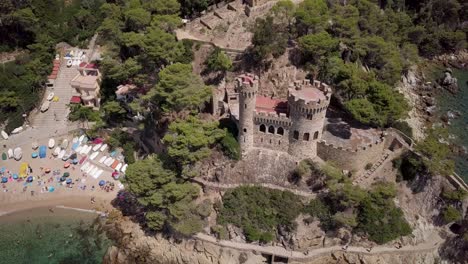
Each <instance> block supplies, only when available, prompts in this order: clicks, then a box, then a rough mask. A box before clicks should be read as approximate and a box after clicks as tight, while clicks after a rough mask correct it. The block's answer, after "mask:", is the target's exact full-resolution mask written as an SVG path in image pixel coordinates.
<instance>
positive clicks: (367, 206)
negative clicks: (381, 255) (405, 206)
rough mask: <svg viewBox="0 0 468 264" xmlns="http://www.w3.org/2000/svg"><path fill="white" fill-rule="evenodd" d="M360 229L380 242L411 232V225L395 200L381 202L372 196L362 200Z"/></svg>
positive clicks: (373, 239)
mask: <svg viewBox="0 0 468 264" xmlns="http://www.w3.org/2000/svg"><path fill="white" fill-rule="evenodd" d="M358 230H360V231H362V232H364V233H366V234H368V235H369V239H370V240H372V241H375V242H376V243H378V244H384V243H387V242H389V241H391V240H393V239H395V238H398V237H400V236H405V235H409V234H411V227H410V225H409V224H408V222H406V220H405V218H404V215H403V212H402V211H401V209H400V208H397V207H396V206H395V204H394V203H393V202H386V203H383V204H379V203H378V202H376V201H375V200H374V199H372V198H368V199H365V200H364V201H363V202H361V205H360V207H359V213H358Z"/></svg>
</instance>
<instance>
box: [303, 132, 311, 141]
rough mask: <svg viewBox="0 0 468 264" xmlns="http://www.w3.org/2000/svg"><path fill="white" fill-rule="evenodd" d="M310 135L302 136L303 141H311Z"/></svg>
mask: <svg viewBox="0 0 468 264" xmlns="http://www.w3.org/2000/svg"><path fill="white" fill-rule="evenodd" d="M309 137H310V134H309V133H304V136H302V139H303V140H305V141H309Z"/></svg>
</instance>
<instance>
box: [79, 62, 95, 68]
mask: <svg viewBox="0 0 468 264" xmlns="http://www.w3.org/2000/svg"><path fill="white" fill-rule="evenodd" d="M79 67H80V68H86V69H97V65H96V64H94V63H86V62H82V63H80V65H79Z"/></svg>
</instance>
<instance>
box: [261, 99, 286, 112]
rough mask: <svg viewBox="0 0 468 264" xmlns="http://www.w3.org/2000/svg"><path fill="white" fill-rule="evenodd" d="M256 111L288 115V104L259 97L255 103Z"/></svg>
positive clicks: (279, 100)
mask: <svg viewBox="0 0 468 264" xmlns="http://www.w3.org/2000/svg"><path fill="white" fill-rule="evenodd" d="M255 110H257V111H258V112H267V113H277V114H279V113H287V111H288V102H287V101H284V100H281V99H276V98H270V97H265V96H260V95H259V96H257V98H256V102H255Z"/></svg>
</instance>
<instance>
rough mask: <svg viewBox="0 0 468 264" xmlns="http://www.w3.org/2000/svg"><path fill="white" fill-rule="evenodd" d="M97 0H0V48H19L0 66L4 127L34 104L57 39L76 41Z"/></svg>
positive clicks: (93, 17)
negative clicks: (17, 55)
mask: <svg viewBox="0 0 468 264" xmlns="http://www.w3.org/2000/svg"><path fill="white" fill-rule="evenodd" d="M103 2H104V1H102V0H90V1H89V0H88V1H84V0H72V1H63V0H34V1H19V2H18V1H13V0H5V1H2V3H1V4H0V21H2V22H1V24H2V25H1V27H0V36H2V37H1V38H0V52H10V51H13V50H15V49H19V50H24V54H23V55H21V56H20V57H19V58H17V60H16V61H14V62H10V63H6V64H4V65H3V67H2V71H0V102H2V106H1V107H0V122H5V121H7V120H8V124H7V127H6V130H7V131H8V132H10V131H11V130H13V129H14V128H16V127H18V126H21V125H22V124H23V122H24V118H23V117H22V115H23V114H27V113H28V112H29V111H31V110H32V109H33V108H34V107H37V106H38V103H39V101H40V97H41V96H42V89H43V88H42V87H44V84H45V82H46V77H47V75H48V74H49V73H50V71H51V69H52V60H53V58H54V55H55V54H54V46H55V44H57V43H58V42H60V41H66V42H68V43H70V44H72V45H81V44H83V43H85V42H86V40H88V39H89V38H90V37H91V36H92V35H93V34H94V31H95V29H96V28H97V26H98V25H99V23H100V21H101V14H100V13H99V6H100V5H101V4H102V3H103Z"/></svg>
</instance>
